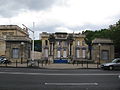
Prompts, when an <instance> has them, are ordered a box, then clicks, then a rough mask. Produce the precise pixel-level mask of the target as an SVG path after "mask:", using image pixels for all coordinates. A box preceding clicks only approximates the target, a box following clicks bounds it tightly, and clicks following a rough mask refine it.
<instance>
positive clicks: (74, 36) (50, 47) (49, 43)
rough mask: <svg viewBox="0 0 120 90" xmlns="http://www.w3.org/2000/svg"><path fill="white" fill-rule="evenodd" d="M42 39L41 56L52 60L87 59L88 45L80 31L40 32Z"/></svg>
mask: <svg viewBox="0 0 120 90" xmlns="http://www.w3.org/2000/svg"><path fill="white" fill-rule="evenodd" d="M40 38H41V40H42V58H43V59H48V60H50V61H52V62H54V61H55V60H63V61H64V60H67V61H68V62H69V61H71V60H83V59H87V55H88V54H87V52H88V46H87V44H86V43H85V40H84V38H85V35H82V34H80V33H65V32H56V33H47V32H43V33H41V34H40Z"/></svg>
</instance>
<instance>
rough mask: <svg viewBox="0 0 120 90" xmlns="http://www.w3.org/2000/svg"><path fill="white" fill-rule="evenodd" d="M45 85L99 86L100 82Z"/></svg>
mask: <svg viewBox="0 0 120 90" xmlns="http://www.w3.org/2000/svg"><path fill="white" fill-rule="evenodd" d="M45 85H64V86H68V85H70V86H85V85H87V86H97V85H98V83H45Z"/></svg>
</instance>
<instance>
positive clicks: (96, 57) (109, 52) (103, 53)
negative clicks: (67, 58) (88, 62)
mask: <svg viewBox="0 0 120 90" xmlns="http://www.w3.org/2000/svg"><path fill="white" fill-rule="evenodd" d="M92 43H93V45H92V60H93V61H95V62H96V63H99V64H100V63H106V62H111V60H112V59H113V58H114V45H113V41H112V40H110V39H101V38H96V39H94V40H93V41H92Z"/></svg>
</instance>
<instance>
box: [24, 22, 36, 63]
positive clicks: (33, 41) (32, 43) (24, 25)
mask: <svg viewBox="0 0 120 90" xmlns="http://www.w3.org/2000/svg"><path fill="white" fill-rule="evenodd" d="M22 25H23V26H24V27H25V28H27V29H28V30H30V31H31V32H32V33H33V41H32V61H34V31H33V30H31V29H30V28H28V27H27V26H25V25H24V24H22ZM33 26H34V25H33Z"/></svg>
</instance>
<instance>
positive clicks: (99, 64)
mask: <svg viewBox="0 0 120 90" xmlns="http://www.w3.org/2000/svg"><path fill="white" fill-rule="evenodd" d="M98 46H99V65H100V59H101V58H100V57H101V54H100V46H101V44H100V43H99V44H98Z"/></svg>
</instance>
